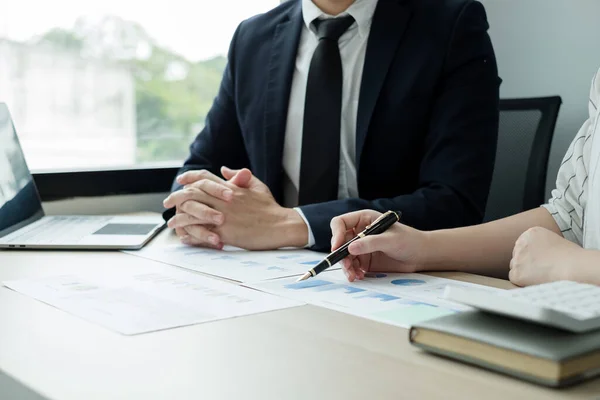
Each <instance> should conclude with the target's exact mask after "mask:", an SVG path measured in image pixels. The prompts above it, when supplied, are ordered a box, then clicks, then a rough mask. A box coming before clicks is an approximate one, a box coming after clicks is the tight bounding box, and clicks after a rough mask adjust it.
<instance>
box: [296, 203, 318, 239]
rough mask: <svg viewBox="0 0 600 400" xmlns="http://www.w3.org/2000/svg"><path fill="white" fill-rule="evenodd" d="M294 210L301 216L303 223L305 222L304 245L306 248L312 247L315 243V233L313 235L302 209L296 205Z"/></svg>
mask: <svg viewBox="0 0 600 400" xmlns="http://www.w3.org/2000/svg"><path fill="white" fill-rule="evenodd" d="M294 210H295V211H296V212H297V213H298V214H299V215H300V217H302V220H303V221H304V223H305V224H306V227H307V228H308V244H307V245H306V247H307V248H310V247H313V246H314V245H315V235H313V231H312V229H311V228H310V224H309V223H308V220H307V219H306V216H305V215H304V213H303V212H302V210H301V209H299V208H298V207H295V208H294Z"/></svg>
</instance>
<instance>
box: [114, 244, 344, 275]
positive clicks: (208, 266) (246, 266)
mask: <svg viewBox="0 0 600 400" xmlns="http://www.w3.org/2000/svg"><path fill="white" fill-rule="evenodd" d="M125 253H127V254H132V255H134V256H139V257H144V258H147V259H150V260H154V261H159V262H162V263H164V264H169V265H174V266H177V267H181V268H185V269H190V270H193V271H198V272H202V273H205V274H209V275H214V276H219V277H221V278H226V279H231V280H234V281H238V282H245V283H253V282H261V281H264V280H269V279H275V278H283V277H289V276H298V275H303V274H304V273H305V272H306V271H308V270H309V269H310V268H312V267H314V266H315V265H317V264H318V263H319V262H320V261H321V260H322V259H323V257H324V255H323V254H320V253H315V252H314V251H310V250H274V251H247V250H242V249H238V248H234V247H226V248H225V249H224V250H214V249H205V248H199V247H191V246H185V245H171V246H162V247H161V246H149V247H146V248H144V249H142V250H139V251H126V252H125ZM335 268H336V269H337V268H339V267H335Z"/></svg>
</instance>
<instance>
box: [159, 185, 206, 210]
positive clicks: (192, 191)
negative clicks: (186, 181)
mask: <svg viewBox="0 0 600 400" xmlns="http://www.w3.org/2000/svg"><path fill="white" fill-rule="evenodd" d="M189 200H195V201H198V202H200V203H204V204H206V205H208V206H210V205H211V204H213V203H214V202H215V200H216V198H215V197H213V196H211V195H209V194H208V193H205V192H204V191H203V190H201V189H198V188H196V187H194V186H188V187H186V188H185V189H181V190H178V191H176V192H173V193H171V194H170V195H169V196H168V197H167V198H166V199H165V200H164V201H163V206H164V207H165V208H172V207H181V205H182V204H183V203H185V202H186V201H189Z"/></svg>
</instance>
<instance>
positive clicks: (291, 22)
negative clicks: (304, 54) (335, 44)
mask: <svg viewBox="0 0 600 400" xmlns="http://www.w3.org/2000/svg"><path fill="white" fill-rule="evenodd" d="M302 24H303V19H302V3H301V2H300V1H298V2H297V3H296V5H295V6H294V7H293V8H292V9H290V12H289V14H288V19H287V20H285V21H283V22H281V23H279V24H278V25H277V27H276V28H275V33H274V34H273V47H272V50H271V58H270V60H269V64H268V66H267V68H268V80H267V89H266V100H265V126H264V135H265V137H264V144H265V155H266V165H265V168H266V171H265V176H266V179H265V183H266V184H267V185H268V186H269V187H270V188H271V191H272V193H273V195H274V196H275V198H276V199H277V200H279V201H280V200H281V198H282V178H283V168H282V157H283V144H284V140H285V126H286V120H287V114H288V105H289V98H290V91H291V86H292V79H293V76H294V65H295V62H296V53H297V50H298V42H299V40H300V33H301V32H302Z"/></svg>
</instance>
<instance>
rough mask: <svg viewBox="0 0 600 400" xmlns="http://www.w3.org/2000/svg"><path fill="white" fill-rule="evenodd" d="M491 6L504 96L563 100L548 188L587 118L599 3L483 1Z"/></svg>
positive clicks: (599, 48)
mask: <svg viewBox="0 0 600 400" xmlns="http://www.w3.org/2000/svg"><path fill="white" fill-rule="evenodd" d="M480 1H481V2H482V3H483V4H484V5H485V7H486V10H487V13H488V20H489V22H490V27H491V28H490V35H491V37H492V41H493V43H494V48H495V50H496V55H497V58H498V66H499V69H500V75H501V77H502V79H503V80H504V82H503V84H502V89H501V96H502V97H503V98H506V97H531V96H549V95H560V96H561V97H562V99H563V105H562V107H561V111H560V115H559V119H558V124H557V127H556V132H555V137H554V143H553V146H552V152H551V154H550V165H549V169H548V180H547V188H548V190H551V189H552V188H553V187H554V182H555V179H556V173H557V171H558V166H559V165H560V161H561V159H562V157H563V155H564V153H565V151H566V149H567V147H568V146H569V143H570V142H571V140H572V139H573V137H574V136H575V134H576V133H577V131H578V130H579V128H580V127H581V125H582V124H583V122H584V121H585V119H586V118H587V116H588V115H587V109H588V108H587V105H588V94H589V90H590V84H591V81H592V77H593V75H594V73H595V72H596V71H597V70H598V68H600V0H480Z"/></svg>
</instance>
